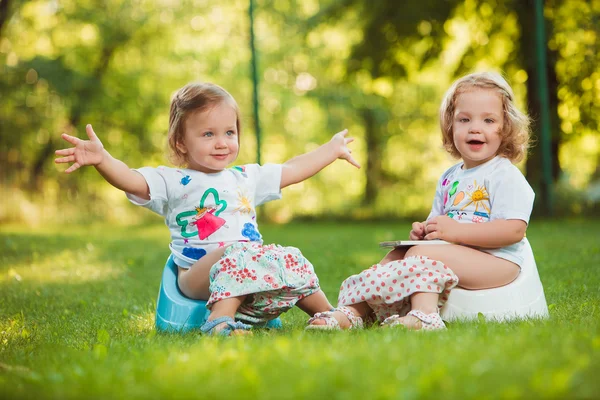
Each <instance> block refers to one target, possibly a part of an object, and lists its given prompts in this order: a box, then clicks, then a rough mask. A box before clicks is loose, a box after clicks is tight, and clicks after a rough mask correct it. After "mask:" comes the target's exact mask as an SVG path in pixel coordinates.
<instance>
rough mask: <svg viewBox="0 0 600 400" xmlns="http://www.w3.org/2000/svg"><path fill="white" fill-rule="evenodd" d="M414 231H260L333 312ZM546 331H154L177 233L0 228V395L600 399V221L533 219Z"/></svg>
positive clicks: (297, 320)
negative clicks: (364, 273)
mask: <svg viewBox="0 0 600 400" xmlns="http://www.w3.org/2000/svg"><path fill="white" fill-rule="evenodd" d="M409 226H410V225H409V224H408V223H346V224H335V223H294V224H288V225H283V226H266V225H263V226H262V227H261V231H262V233H263V235H264V238H265V242H276V243H280V244H284V245H293V246H297V247H299V248H300V249H302V250H303V252H304V254H305V255H306V257H307V258H308V259H309V260H311V261H312V262H313V264H314V266H315V268H316V270H317V273H318V275H319V277H320V280H321V284H322V286H323V289H324V290H325V292H326V293H327V294H328V296H329V298H330V300H331V301H332V303H334V304H335V301H336V298H337V289H338V287H339V284H340V283H341V281H342V280H343V279H344V278H345V277H347V276H348V275H350V274H352V273H355V272H358V271H360V270H362V269H364V268H366V267H368V266H370V265H371V264H372V263H374V262H376V261H377V260H379V259H380V258H381V257H382V256H383V255H384V251H383V250H380V249H379V248H378V242H379V241H382V240H392V239H398V238H404V237H406V236H407V234H408V231H409ZM528 238H529V241H530V243H531V245H532V247H533V249H534V252H535V256H536V261H537V264H538V268H539V272H540V276H541V279H542V282H543V284H544V288H545V293H546V300H547V302H548V305H549V308H550V318H549V319H547V320H541V321H540V320H530V321H517V322H511V323H504V324H499V323H491V322H484V321H474V322H461V323H453V324H451V325H449V329H448V330H447V331H444V332H432V333H422V332H406V331H403V330H401V329H378V328H372V329H367V330H364V331H356V332H355V331H352V332H304V331H303V328H304V324H305V321H306V319H307V317H306V316H305V315H304V314H303V313H302V312H301V311H300V310H297V309H294V310H292V311H290V312H288V313H287V314H284V315H283V316H282V317H281V319H282V322H283V324H284V328H283V329H282V330H279V331H257V333H256V334H255V335H254V336H253V337H234V338H212V337H203V336H200V335H199V334H197V333H189V334H186V335H177V334H171V335H169V334H157V333H156V332H155V330H154V312H155V303H156V296H157V293H158V287H159V283H160V277H161V272H162V269H163V266H164V262H165V260H166V258H167V256H168V247H167V244H168V232H167V229H166V227H164V225H163V224H162V223H161V222H157V223H156V224H154V225H150V226H136V227H114V226H108V225H93V226H89V225H86V226H75V227H73V226H68V227H67V226H64V227H53V228H47V229H42V230H29V229H27V228H22V227H17V226H11V227H6V226H5V227H0V260H1V264H0V398H60V399H70V398H125V399H131V398H143V399H162V398H167V397H169V398H207V399H211V398H225V399H237V398H261V399H288V398H314V399H320V398H339V399H347V398H360V399H388V398H402V399H412V398H416V399H418V398H434V397H435V398H440V399H446V398H458V399H463V398H478V399H480V398H507V399H511V398H559V399H563V398H597V397H598V396H600V378H599V377H600V289H599V288H600V269H599V265H600V221H598V220H588V221H569V220H559V221H533V222H532V224H531V227H530V228H529V231H528Z"/></svg>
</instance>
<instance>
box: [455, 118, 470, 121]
mask: <svg viewBox="0 0 600 400" xmlns="http://www.w3.org/2000/svg"><path fill="white" fill-rule="evenodd" d="M458 122H469V118H459V119H458Z"/></svg>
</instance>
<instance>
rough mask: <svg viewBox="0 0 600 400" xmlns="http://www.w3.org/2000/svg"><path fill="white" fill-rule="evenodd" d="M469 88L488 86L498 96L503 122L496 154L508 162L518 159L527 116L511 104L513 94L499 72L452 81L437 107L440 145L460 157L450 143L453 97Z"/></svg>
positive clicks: (523, 148)
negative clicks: (440, 137) (440, 130)
mask: <svg viewBox="0 0 600 400" xmlns="http://www.w3.org/2000/svg"><path fill="white" fill-rule="evenodd" d="M473 89H486V90H492V91H494V92H496V93H497V94H498V95H499V96H500V98H501V99H502V111H503V113H504V125H503V127H502V130H501V131H500V132H499V134H500V136H501V138H502V140H501V143H500V147H499V148H498V153H497V154H498V155H500V156H503V157H506V158H508V159H509V160H510V161H512V162H518V161H521V160H522V159H523V157H524V156H525V154H526V153H527V148H528V147H529V134H530V119H529V117H528V116H527V115H526V114H525V113H523V112H521V111H520V110H519V109H518V108H517V106H516V105H515V102H514V97H515V96H514V94H513V91H512V88H511V87H510V85H509V84H508V82H507V81H506V80H505V79H504V78H503V77H502V76H501V75H499V74H496V73H492V72H478V73H474V74H470V75H466V76H464V77H462V78H460V79H458V80H457V81H456V82H454V83H453V84H452V86H450V89H448V91H447V92H446V95H445V96H444V100H443V101H442V105H441V107H440V128H441V129H442V140H443V145H444V148H445V149H446V151H448V153H450V154H451V155H452V156H453V157H456V158H460V157H461V155H460V153H459V152H458V149H457V148H456V146H455V145H454V137H453V136H454V132H453V131H452V122H453V120H454V112H455V105H456V99H457V98H458V96H459V95H460V94H462V93H465V92H468V91H470V90H473Z"/></svg>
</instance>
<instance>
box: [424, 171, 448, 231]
mask: <svg viewBox="0 0 600 400" xmlns="http://www.w3.org/2000/svg"><path fill="white" fill-rule="evenodd" d="M454 168H455V167H452V168H450V169H448V170H446V172H444V173H443V174H442V176H441V177H440V179H439V180H438V183H437V185H436V187H435V196H434V197H433V204H432V205H431V212H430V213H429V216H428V217H427V220H429V219H431V218H434V217H437V216H438V215H444V182H446V180H447V178H448V176H449V175H450V173H451V171H452V170H453V169H454Z"/></svg>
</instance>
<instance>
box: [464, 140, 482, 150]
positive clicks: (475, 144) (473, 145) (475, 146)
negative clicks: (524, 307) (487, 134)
mask: <svg viewBox="0 0 600 400" xmlns="http://www.w3.org/2000/svg"><path fill="white" fill-rule="evenodd" d="M467 144H468V145H469V147H470V148H471V149H473V150H478V149H480V148H482V147H483V145H484V144H485V143H484V142H482V141H481V140H469V141H468V142H467Z"/></svg>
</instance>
